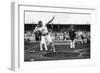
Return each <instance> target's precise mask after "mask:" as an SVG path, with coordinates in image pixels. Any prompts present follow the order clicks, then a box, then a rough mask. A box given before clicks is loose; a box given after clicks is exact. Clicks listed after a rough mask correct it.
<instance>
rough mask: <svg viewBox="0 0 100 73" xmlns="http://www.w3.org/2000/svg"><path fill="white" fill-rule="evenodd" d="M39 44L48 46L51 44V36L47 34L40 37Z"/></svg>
mask: <svg viewBox="0 0 100 73" xmlns="http://www.w3.org/2000/svg"><path fill="white" fill-rule="evenodd" d="M41 43H43V44H50V43H52V38H51V36H50V35H49V34H48V35H46V36H42V37H41Z"/></svg>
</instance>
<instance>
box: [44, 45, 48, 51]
mask: <svg viewBox="0 0 100 73" xmlns="http://www.w3.org/2000/svg"><path fill="white" fill-rule="evenodd" d="M44 47H45V50H46V51H47V50H48V48H47V44H46V43H45V44H44Z"/></svg>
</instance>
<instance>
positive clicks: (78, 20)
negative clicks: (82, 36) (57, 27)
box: [24, 11, 91, 24]
mask: <svg viewBox="0 0 100 73" xmlns="http://www.w3.org/2000/svg"><path fill="white" fill-rule="evenodd" d="M53 16H55V18H54V20H53V21H52V23H53V24H90V20H91V17H90V16H91V15H88V14H73V13H49V12H34V11H26V12H25V21H24V23H29V24H31V23H38V21H40V20H41V21H42V22H43V24H45V23H47V22H48V21H49V20H51V19H52V18H53Z"/></svg>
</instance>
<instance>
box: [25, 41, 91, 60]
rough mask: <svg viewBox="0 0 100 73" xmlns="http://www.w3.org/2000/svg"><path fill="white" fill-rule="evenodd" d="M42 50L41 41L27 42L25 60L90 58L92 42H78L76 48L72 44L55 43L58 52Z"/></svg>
mask: <svg viewBox="0 0 100 73" xmlns="http://www.w3.org/2000/svg"><path fill="white" fill-rule="evenodd" d="M48 49H49V51H47V52H45V51H40V47H39V42H31V43H25V47H24V61H25V62H32V61H45V60H65V59H66V60H68V59H89V58H90V43H83V44H82V43H80V44H78V43H76V44H75V48H70V45H55V51H56V52H50V50H51V48H50V46H48Z"/></svg>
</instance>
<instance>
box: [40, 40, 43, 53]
mask: <svg viewBox="0 0 100 73" xmlns="http://www.w3.org/2000/svg"><path fill="white" fill-rule="evenodd" d="M42 45H43V44H42V43H41V42H40V50H41V51H43V48H42Z"/></svg>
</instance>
